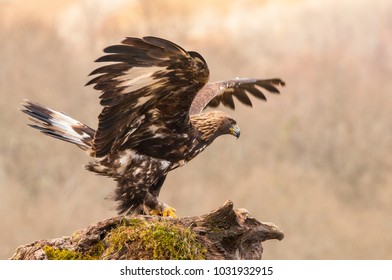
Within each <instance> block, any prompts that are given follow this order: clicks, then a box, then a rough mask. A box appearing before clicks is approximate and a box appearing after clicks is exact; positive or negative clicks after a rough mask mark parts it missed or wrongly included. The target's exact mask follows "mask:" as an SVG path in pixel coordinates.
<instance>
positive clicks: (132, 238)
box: [105, 219, 206, 260]
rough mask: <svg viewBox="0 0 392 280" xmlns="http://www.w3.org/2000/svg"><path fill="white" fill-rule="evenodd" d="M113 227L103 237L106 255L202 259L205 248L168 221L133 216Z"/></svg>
mask: <svg viewBox="0 0 392 280" xmlns="http://www.w3.org/2000/svg"><path fill="white" fill-rule="evenodd" d="M128 222H129V224H128V225H121V226H119V227H117V228H115V229H113V230H112V231H111V232H110V234H109V235H108V236H107V238H106V239H105V241H106V243H107V244H108V245H109V247H108V249H107V254H108V255H111V254H114V253H115V252H120V253H122V254H125V256H124V257H125V258H134V259H151V258H153V259H176V260H185V259H191V260H192V259H204V258H205V254H206V250H205V249H203V248H202V246H201V245H200V243H199V242H198V241H197V240H196V237H195V235H194V234H193V233H192V232H191V231H190V230H189V229H184V228H182V227H179V226H176V225H174V224H172V223H170V222H168V221H160V222H155V223H153V224H150V223H148V222H145V221H143V220H139V219H133V220H130V221H128Z"/></svg>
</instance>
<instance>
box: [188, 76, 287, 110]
mask: <svg viewBox="0 0 392 280" xmlns="http://www.w3.org/2000/svg"><path fill="white" fill-rule="evenodd" d="M284 85H285V83H284V82H283V81H282V80H281V79H278V78H276V79H266V80H260V79H249V78H236V79H233V80H227V81H220V82H214V83H209V84H207V85H205V86H204V87H203V88H202V89H201V90H200V91H199V93H198V94H197V95H196V96H195V99H194V100H193V102H192V106H191V108H190V114H191V115H196V114H200V113H201V112H202V111H203V110H204V108H205V107H207V106H210V107H217V106H218V105H219V104H221V103H222V104H223V105H224V106H227V107H230V108H231V109H234V108H235V105H234V100H233V96H235V97H236V98H237V99H238V100H239V101H240V102H242V103H243V104H245V105H248V106H252V102H251V101H250V99H249V97H248V95H247V94H248V93H250V94H252V95H253V96H255V97H257V98H259V99H263V100H266V99H267V98H266V97H265V95H264V93H263V92H262V91H261V89H264V90H267V91H268V92H270V93H279V90H278V88H277V86H284Z"/></svg>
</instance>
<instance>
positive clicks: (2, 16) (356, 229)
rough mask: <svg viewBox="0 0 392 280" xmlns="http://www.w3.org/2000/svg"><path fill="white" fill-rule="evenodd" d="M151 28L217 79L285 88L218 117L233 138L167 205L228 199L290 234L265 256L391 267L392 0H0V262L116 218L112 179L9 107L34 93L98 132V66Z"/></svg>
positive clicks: (167, 193) (218, 145)
mask: <svg viewBox="0 0 392 280" xmlns="http://www.w3.org/2000/svg"><path fill="white" fill-rule="evenodd" d="M145 35H155V36H159V37H163V38H166V39H169V40H172V41H174V42H176V43H178V44H179V45H181V46H182V47H184V48H185V49H187V50H195V51H198V52H199V53H201V54H202V55H203V56H204V58H205V59H206V61H207V63H208V65H209V68H210V72H211V80H219V79H228V78H233V77H237V76H240V77H258V78H271V77H280V78H282V79H284V80H285V81H286V83H287V86H286V87H285V88H284V89H283V90H282V94H281V95H280V96H276V95H273V96H271V95H269V96H267V97H268V102H266V103H265V102H261V101H260V102H256V101H255V102H254V108H253V109H250V108H247V107H244V106H242V105H241V104H238V105H237V110H236V111H228V112H229V113H230V114H231V115H232V116H233V117H234V118H235V119H236V120H237V122H238V123H239V125H240V127H241V130H242V131H241V138H240V139H239V140H235V139H234V138H233V137H221V138H219V139H218V140H217V141H215V142H214V144H213V145H212V146H211V147H210V148H208V149H207V150H206V151H205V152H204V153H202V154H201V155H199V156H198V157H197V158H196V159H194V160H193V161H192V162H190V163H189V164H188V165H186V166H185V167H183V168H179V169H177V170H175V171H173V172H172V173H170V175H169V176H168V178H167V180H166V183H165V185H164V187H163V190H162V192H161V199H162V200H163V201H165V202H166V203H168V204H169V205H171V206H173V207H175V208H176V209H177V213H178V215H179V216H191V215H200V214H204V213H208V212H209V211H211V210H213V209H215V208H217V207H219V206H221V205H222V204H223V203H224V202H225V200H227V199H230V200H232V201H234V204H235V205H234V206H235V207H236V208H246V209H247V210H248V211H249V212H250V213H251V215H252V216H254V217H255V218H257V219H259V220H261V221H270V222H273V223H275V224H276V225H278V226H279V227H280V228H281V229H282V230H283V231H284V232H285V239H284V240H283V241H281V242H279V241H267V242H265V243H264V258H266V259H392V172H391V171H392V154H391V152H392V83H391V78H392V75H391V74H392V48H391V45H392V2H391V1H388V0H368V1H366V0H345V1H341V0H328V1H327V0H325V1H311V0H309V1H306V0H291V1H289V0H280V1H256V0H245V1H230V0H220V1H209V0H208V1H207V0H198V1H181V0H167V1H152V0H135V1H131V0H129V1H127V0H110V1H93V0H61V1H60V0H58V1H49V0H47V1H44V0H34V1H33V0H29V1H26V0H0V37H1V43H0V94H1V98H0V193H1V196H0V244H1V246H0V258H1V259H6V258H9V257H11V256H12V254H13V252H14V250H15V248H16V247H17V246H19V245H22V244H25V243H29V242H32V241H34V240H37V239H46V238H55V237H60V236H63V235H70V234H72V233H73V232H74V231H76V230H78V229H81V228H84V227H86V226H87V225H89V224H91V223H94V222H97V221H99V220H102V219H106V218H109V217H112V216H114V215H116V213H115V211H114V208H115V205H114V203H113V202H112V201H110V200H108V199H105V197H108V196H110V195H111V194H112V192H113V190H114V186H115V183H114V181H112V180H111V179H108V178H105V177H99V176H95V175H94V174H93V173H89V172H87V171H85V170H84V168H83V164H85V163H87V162H88V160H89V158H88V157H87V156H86V155H85V154H84V153H83V152H82V151H81V150H79V149H78V148H77V147H76V146H73V145H70V144H68V143H65V142H61V141H58V140H55V139H52V138H49V137H46V136H44V135H42V134H40V133H38V132H37V131H35V130H33V129H31V128H29V127H28V126H26V123H27V122H28V121H27V116H26V115H24V114H22V113H21V112H20V111H19V108H20V102H21V101H22V100H23V99H30V100H34V101H37V102H39V103H41V104H44V105H47V106H49V107H52V108H53V109H56V110H59V111H62V112H65V113H67V114H69V115H70V116H72V117H74V118H75V119H78V120H80V121H82V122H84V123H86V124H88V125H90V126H92V127H94V128H95V127H96V126H97V116H98V114H99V112H100V110H101V107H100V106H99V104H98V96H99V93H98V92H96V91H94V90H93V89H92V88H91V87H84V84H85V83H86V82H87V81H88V80H89V78H88V77H87V75H88V74H89V73H90V72H91V71H92V70H93V69H95V68H96V67H98V64H97V63H94V62H93V61H94V60H95V59H96V58H98V57H99V56H101V55H102V49H103V48H104V47H106V46H108V45H111V44H116V43H118V42H120V41H121V40H122V39H123V38H124V37H125V36H145ZM253 100H254V99H253Z"/></svg>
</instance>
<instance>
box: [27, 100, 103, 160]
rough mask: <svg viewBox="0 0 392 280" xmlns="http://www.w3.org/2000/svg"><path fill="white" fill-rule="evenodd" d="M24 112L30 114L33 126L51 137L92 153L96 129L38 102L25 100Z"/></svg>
mask: <svg viewBox="0 0 392 280" xmlns="http://www.w3.org/2000/svg"><path fill="white" fill-rule="evenodd" d="M22 105H23V107H24V108H25V109H22V112H24V113H26V114H28V115H29V116H30V120H32V121H33V122H34V123H35V124H29V125H30V126H31V127H33V128H36V129H38V130H40V131H41V132H42V133H44V134H46V135H49V136H51V137H54V138H57V139H60V140H63V141H67V142H70V143H73V144H75V145H77V146H78V147H79V148H81V149H82V150H84V151H86V152H87V153H89V154H91V152H92V148H91V147H92V143H93V139H94V133H95V130H94V129H92V128H90V127H88V126H87V125H85V124H83V123H81V122H79V121H77V120H74V119H73V118H71V117H69V116H67V115H65V114H63V113H60V112H57V111H55V110H52V109H50V108H47V107H44V106H42V105H40V104H38V103H35V102H31V101H28V100H25V101H24V102H23V103H22Z"/></svg>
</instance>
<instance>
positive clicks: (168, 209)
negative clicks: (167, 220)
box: [162, 206, 177, 218]
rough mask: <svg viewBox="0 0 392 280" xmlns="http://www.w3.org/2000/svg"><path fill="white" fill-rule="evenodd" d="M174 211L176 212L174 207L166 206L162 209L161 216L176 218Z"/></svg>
mask: <svg viewBox="0 0 392 280" xmlns="http://www.w3.org/2000/svg"><path fill="white" fill-rule="evenodd" d="M175 212H176V209H174V208H173V207H170V206H167V207H166V208H165V209H163V212H162V216H163V217H172V218H177V215H176V213H175Z"/></svg>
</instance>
